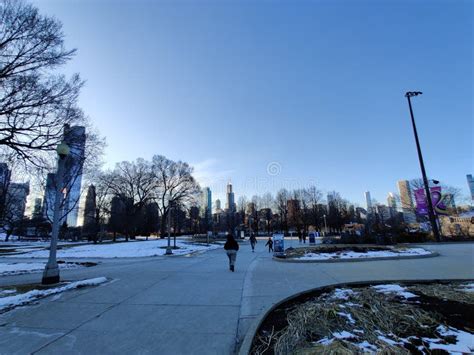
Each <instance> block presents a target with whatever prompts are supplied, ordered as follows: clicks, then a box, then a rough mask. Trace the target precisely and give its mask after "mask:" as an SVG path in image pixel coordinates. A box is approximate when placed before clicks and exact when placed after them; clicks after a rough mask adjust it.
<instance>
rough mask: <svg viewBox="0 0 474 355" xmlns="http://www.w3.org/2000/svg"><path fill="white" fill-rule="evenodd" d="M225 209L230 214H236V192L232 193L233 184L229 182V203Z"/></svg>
mask: <svg viewBox="0 0 474 355" xmlns="http://www.w3.org/2000/svg"><path fill="white" fill-rule="evenodd" d="M225 208H226V209H227V210H229V211H230V212H235V210H236V208H235V198H234V192H233V191H232V184H231V183H230V182H229V183H228V184H227V202H226V206H225Z"/></svg>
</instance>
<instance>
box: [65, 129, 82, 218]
mask: <svg viewBox="0 0 474 355" xmlns="http://www.w3.org/2000/svg"><path fill="white" fill-rule="evenodd" d="M64 140H65V142H66V143H67V145H69V148H70V153H69V155H68V156H67V158H66V159H67V160H66V164H65V165H66V166H65V172H64V182H65V187H66V189H68V192H69V193H67V194H66V200H65V201H64V208H63V210H64V213H63V215H67V219H66V222H67V224H68V226H70V227H75V226H77V217H78V214H79V198H80V196H81V183H82V167H83V164H84V158H85V146H86V128H85V127H83V126H73V127H70V128H66V129H65V132H64Z"/></svg>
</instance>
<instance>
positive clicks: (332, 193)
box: [327, 191, 336, 205]
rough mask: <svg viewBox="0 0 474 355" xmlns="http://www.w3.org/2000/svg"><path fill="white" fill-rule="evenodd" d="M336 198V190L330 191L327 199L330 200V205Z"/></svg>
mask: <svg viewBox="0 0 474 355" xmlns="http://www.w3.org/2000/svg"><path fill="white" fill-rule="evenodd" d="M335 199H336V192H335V191H333V192H328V196H327V200H328V205H330V204H331V203H332V202H334V200H335Z"/></svg>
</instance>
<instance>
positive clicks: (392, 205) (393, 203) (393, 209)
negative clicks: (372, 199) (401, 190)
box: [387, 192, 397, 217]
mask: <svg viewBox="0 0 474 355" xmlns="http://www.w3.org/2000/svg"><path fill="white" fill-rule="evenodd" d="M387 205H388V208H389V210H390V215H391V216H392V217H394V216H395V215H396V214H397V200H396V198H395V194H394V193H393V192H389V193H388V196H387Z"/></svg>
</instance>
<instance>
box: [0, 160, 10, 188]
mask: <svg viewBox="0 0 474 355" xmlns="http://www.w3.org/2000/svg"><path fill="white" fill-rule="evenodd" d="M10 178H11V172H10V169H8V165H7V164H6V163H0V186H8V184H9V183H10Z"/></svg>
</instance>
